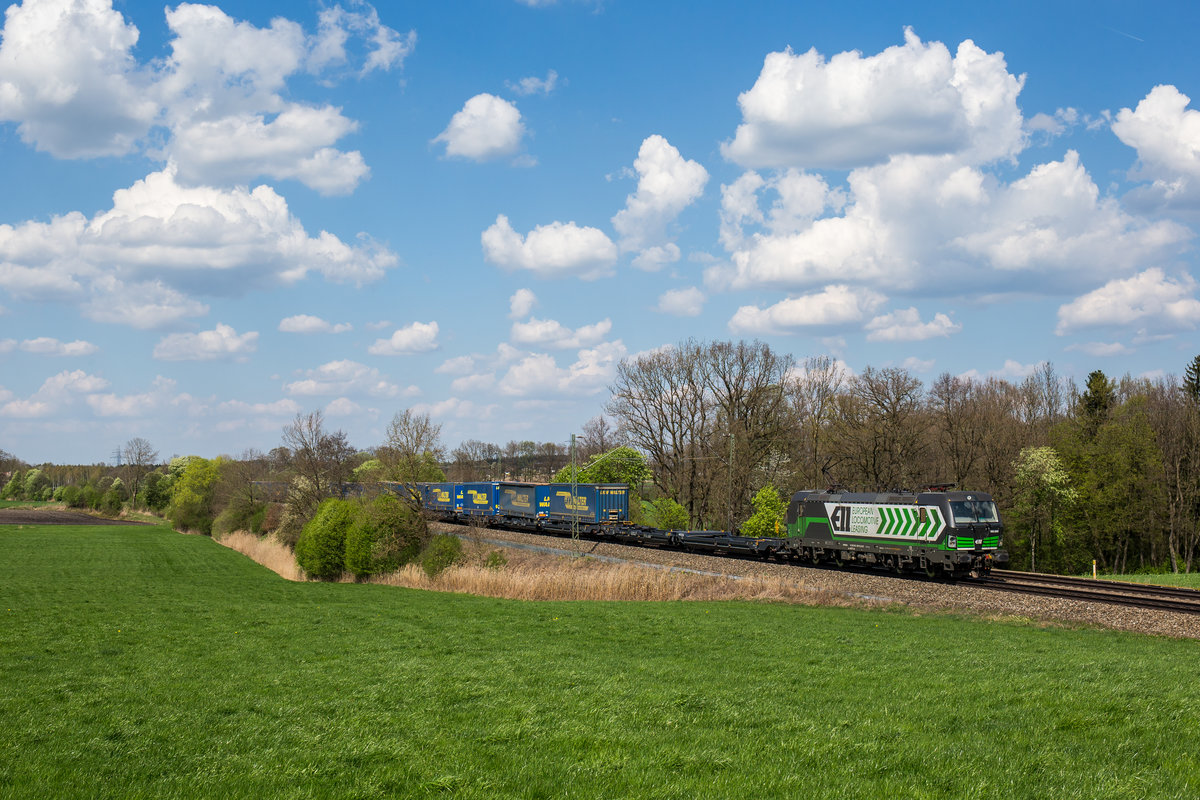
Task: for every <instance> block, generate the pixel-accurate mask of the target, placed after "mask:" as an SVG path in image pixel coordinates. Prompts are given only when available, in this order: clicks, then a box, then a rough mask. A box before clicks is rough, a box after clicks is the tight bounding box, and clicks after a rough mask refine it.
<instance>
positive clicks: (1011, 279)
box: [705, 151, 1194, 294]
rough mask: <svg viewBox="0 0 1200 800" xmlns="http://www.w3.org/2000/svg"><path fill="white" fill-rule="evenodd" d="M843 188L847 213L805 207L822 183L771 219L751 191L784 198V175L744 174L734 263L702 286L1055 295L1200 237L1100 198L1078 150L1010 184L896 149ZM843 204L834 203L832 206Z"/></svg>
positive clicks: (729, 232) (730, 212) (726, 233)
mask: <svg viewBox="0 0 1200 800" xmlns="http://www.w3.org/2000/svg"><path fill="white" fill-rule="evenodd" d="M799 178H800V176H799V174H797V179H799ZM847 183H848V186H849V192H848V193H847V197H846V202H845V205H844V206H843V207H842V210H841V213H840V214H839V215H837V216H824V217H820V218H817V219H813V220H811V221H810V220H808V219H807V217H806V215H805V214H802V213H799V212H800V211H801V210H803V209H805V208H807V213H811V211H812V210H813V209H814V208H816V205H817V199H818V197H817V195H819V187H815V186H812V185H810V186H809V189H810V194H811V195H812V196H810V197H809V199H808V200H807V201H806V202H799V201H797V202H796V203H786V202H785V201H783V200H782V199H781V200H780V201H778V202H777V203H776V208H777V209H779V211H778V213H775V211H773V212H772V214H771V215H770V216H768V215H763V214H762V213H761V211H759V210H758V209H757V202H756V201H755V200H754V193H755V192H757V191H775V192H776V193H778V192H779V188H778V186H779V185H780V182H778V181H777V182H774V183H768V182H766V181H762V182H759V181H756V180H753V178H748V179H746V182H745V184H743V185H742V186H741V187H739V188H738V189H737V190H736V191H729V192H727V193H726V195H725V203H724V205H725V210H724V211H723V219H722V238H723V239H724V240H725V241H726V242H727V243H728V244H729V245H731V246H732V247H733V248H734V250H733V252H732V255H731V260H732V266H731V268H725V267H720V266H718V267H714V268H710V269H709V270H708V271H707V272H706V275H705V280H706V283H708V284H709V285H710V286H714V287H717V288H720V287H723V286H732V287H733V288H754V287H778V288H784V289H790V290H797V289H805V288H810V287H814V286H821V285H826V284H829V283H831V282H841V281H854V282H862V283H866V284H869V285H871V286H874V287H877V288H882V289H887V290H891V291H895V292H920V293H921V294H925V293H926V287H928V286H930V285H936V286H938V287H939V288H940V289H941V290H942V291H947V292H949V291H964V292H965V291H971V292H980V291H1007V290H1012V289H1016V288H1019V289H1020V290H1021V291H1030V290H1033V291H1039V290H1040V291H1046V292H1053V293H1057V292H1060V291H1062V290H1064V289H1069V288H1071V287H1077V286H1080V285H1082V284H1085V283H1091V282H1092V281H1094V280H1095V278H1096V276H1097V275H1098V276H1100V277H1102V278H1111V277H1116V276H1118V275H1121V274H1128V271H1129V270H1131V269H1133V268H1136V267H1137V266H1138V265H1140V264H1143V263H1145V261H1146V260H1147V259H1155V258H1166V257H1170V256H1173V255H1175V254H1176V253H1178V252H1179V251H1180V250H1181V249H1182V247H1183V246H1184V245H1185V244H1186V243H1187V242H1188V241H1189V240H1190V239H1191V238H1192V237H1193V235H1194V234H1193V233H1192V232H1191V231H1190V230H1189V229H1187V228H1185V227H1183V226H1182V225H1179V224H1176V223H1174V222H1170V221H1166V220H1159V221H1151V220H1148V219H1144V218H1140V217H1136V216H1132V215H1130V214H1128V213H1126V212H1125V211H1124V210H1123V209H1122V208H1121V206H1120V204H1119V203H1118V202H1117V201H1116V200H1115V199H1112V198H1108V197H1101V196H1100V192H1099V189H1098V188H1097V187H1096V185H1095V183H1094V182H1093V181H1092V180H1091V178H1090V176H1089V175H1088V173H1087V170H1086V169H1084V168H1083V166H1082V165H1081V164H1080V163H1079V157H1078V154H1077V153H1075V152H1074V151H1068V152H1067V154H1066V155H1065V156H1064V158H1063V160H1062V161H1052V162H1049V163H1045V164H1039V165H1037V166H1035V167H1034V168H1033V169H1031V170H1030V172H1029V173H1028V174H1027V175H1026V176H1025V177H1023V178H1021V179H1019V180H1017V181H1014V182H1013V183H1011V184H1007V185H1005V184H1001V183H999V182H998V181H997V180H996V179H995V178H994V177H991V176H990V175H987V174H985V173H983V172H981V171H980V170H978V169H976V168H974V167H969V166H963V165H962V164H961V163H960V162H959V161H957V160H956V159H955V158H954V157H951V156H939V157H932V156H897V157H894V158H892V159H891V160H890V161H888V162H887V163H886V164H881V165H877V166H873V167H864V168H860V169H856V170H854V171H853V172H851V173H850V175H849V177H848V179H847ZM755 187H757V188H755ZM801 194H803V192H801ZM836 204H837V203H836V202H833V203H831V202H830V201H829V198H828V197H827V198H826V205H827V207H833V206H836ZM785 207H786V208H785ZM756 217H757V219H756ZM758 219H761V222H758V224H759V225H761V226H762V227H763V228H764V229H765V230H763V231H756V232H754V233H752V234H751V235H747V234H746V232H745V231H744V230H743V228H744V227H745V226H746V225H748V224H750V223H752V222H756V221H758ZM774 225H779V226H780V229H779V230H776V229H774V228H773V227H772V226H774Z"/></svg>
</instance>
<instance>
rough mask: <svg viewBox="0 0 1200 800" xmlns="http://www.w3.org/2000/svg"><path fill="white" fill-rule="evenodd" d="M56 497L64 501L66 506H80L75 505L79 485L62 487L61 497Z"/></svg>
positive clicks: (77, 498)
mask: <svg viewBox="0 0 1200 800" xmlns="http://www.w3.org/2000/svg"><path fill="white" fill-rule="evenodd" d="M58 499H59V500H62V501H63V502H64V503H66V504H67V507H68V508H79V507H80V506H79V505H77V503H78V500H79V487H78V486H64V487H62V497H60V498H58Z"/></svg>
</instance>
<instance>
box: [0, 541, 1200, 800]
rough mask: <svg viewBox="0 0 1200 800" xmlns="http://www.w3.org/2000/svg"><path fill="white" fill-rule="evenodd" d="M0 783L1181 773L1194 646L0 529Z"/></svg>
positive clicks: (906, 789) (147, 787)
mask: <svg viewBox="0 0 1200 800" xmlns="http://www.w3.org/2000/svg"><path fill="white" fill-rule="evenodd" d="M0 614H2V615H3V617H2V623H0V676H2V677H0V681H2V686H3V689H2V691H0V721H2V724H0V797H5V798H13V797H29V798H47V797H56V798H61V797H147V798H150V797H153V798H165V797H255V798H262V797H271V798H275V797H306V798H307V797H330V798H334V797H336V798H343V797H357V798H369V797H393V796H394V797H430V796H447V797H468V798H493V797H523V798H540V797H545V798H557V797H595V798H616V797H636V798H659V797H661V798H668V797H671V798H697V797H705V798H708V797H735V798H759V797H781V798H785V797H786V798H815V797H830V798H892V797H905V798H912V797H918V798H1006V799H1009V798H1051V797H1052V798H1120V799H1121V800H1126V799H1127V798H1138V797H1140V798H1173V797H1178V798H1184V797H1189V798H1190V797H1197V796H1200V754H1198V753H1197V750H1196V748H1195V745H1194V734H1195V731H1196V730H1198V729H1200V682H1198V681H1197V679H1196V676H1197V674H1198V673H1200V643H1198V642H1196V641H1176V640H1167V639H1159V638H1151V637H1141V636H1136V635H1131V634H1121V633H1112V632H1106V631H1094V630H1061V629H1043V628H1040V627H1038V626H1034V625H1027V624H1019V623H1015V622H1014V623H999V622H985V621H980V620H974V619H960V618H954V617H945V616H914V615H910V614H908V613H903V612H880V611H866V610H854V609H824V608H806V607H797V606H773V605H762V604H751V603H670V604H657V603H647V604H638V603H523V602H516V601H505V600H491V599H482V598H476V597H468V596H458V595H448V594H438V593H425V592H417V591H411V590H404V589H396V588H392V587H385V586H375V585H353V584H315V583H310V584H294V583H288V582H286V581H284V580H282V579H280V578H278V577H276V576H275V575H274V574H273V573H271V572H268V571H267V570H266V569H264V568H262V567H259V566H258V565H256V564H254V563H252V562H251V561H249V560H248V559H246V558H244V557H243V556H241V555H239V554H237V553H234V552H232V551H230V550H226V549H225V548H222V547H220V546H219V545H217V544H215V543H214V542H212V541H210V540H208V539H206V538H203V537H199V536H182V535H178V534H175V533H172V532H170V531H169V530H167V529H166V528H163V527H156V528H152V527H139V528H133V527H91V528H89V527H64V528H50V527H25V528H21V529H17V528H14V527H11V526H9V527H0Z"/></svg>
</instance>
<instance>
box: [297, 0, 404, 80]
mask: <svg viewBox="0 0 1200 800" xmlns="http://www.w3.org/2000/svg"><path fill="white" fill-rule="evenodd" d="M356 7H357V8H365V10H363V11H347V10H346V9H344V8H342V7H341V6H334V7H332V8H325V9H322V10H321V14H320V25H319V28H318V32H317V36H316V38H315V39H314V40H313V41H312V43H311V46H310V48H309V52H308V59H307V62H306V65H307V68H308V70H309V71H310V72H314V73H315V72H320V71H321V70H322V69H324V68H325V67H327V66H329V65H331V64H342V63H344V62H345V61H346V60H347V57H346V41H347V39H349V34H350V33H351V32H353V33H357V34H358V35H359V36H360V37H361V38H362V39H363V40H364V41H366V42H368V43H369V45H370V50H369V52H368V53H367V56H366V58H365V59H364V63H363V66H362V69H361V70H360V72H359V75H360V76H362V75H367V74H368V73H371V72H373V71H375V70H390V69H391V68H392V67H398V66H402V65H403V64H404V60H405V59H406V58H408V56H409V55H411V54H412V51H413V49H414V48H415V47H416V44H417V32H416V31H411V30H410V31H409V32H408V33H405V34H401V33H400V32H398V31H396V30H394V29H392V28H389V27H388V26H387V25H384V24H382V23H381V22H380V21H379V13H378V12H377V11H376V10H375V9H374V8H372V7H371V6H368V5H365V4H359V5H357V6H356Z"/></svg>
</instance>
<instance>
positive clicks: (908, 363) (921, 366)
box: [900, 356, 937, 372]
mask: <svg viewBox="0 0 1200 800" xmlns="http://www.w3.org/2000/svg"><path fill="white" fill-rule="evenodd" d="M935 363H937V362H935V361H934V360H933V359H932V358H930V359H920V358H917V357H916V356H909V357H908V358H906V359H904V361H903V362H902V363H901V364H900V366H902V367H904V369H908V370H912V371H913V372H929V371H930V370H932V369H933V365H934V364H935Z"/></svg>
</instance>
